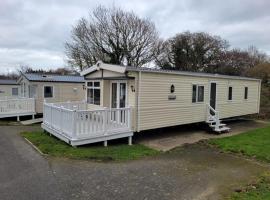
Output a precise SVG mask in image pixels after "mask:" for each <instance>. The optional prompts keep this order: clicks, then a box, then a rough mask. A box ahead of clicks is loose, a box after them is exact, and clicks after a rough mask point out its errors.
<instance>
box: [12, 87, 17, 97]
mask: <svg viewBox="0 0 270 200" xmlns="http://www.w3.org/2000/svg"><path fill="white" fill-rule="evenodd" d="M11 92H12V96H18V95H19V89H18V88H12V89H11Z"/></svg>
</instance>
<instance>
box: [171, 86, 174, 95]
mask: <svg viewBox="0 0 270 200" xmlns="http://www.w3.org/2000/svg"><path fill="white" fill-rule="evenodd" d="M174 90H175V88H174V85H171V93H174Z"/></svg>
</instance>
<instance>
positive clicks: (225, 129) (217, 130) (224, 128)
mask: <svg viewBox="0 0 270 200" xmlns="http://www.w3.org/2000/svg"><path fill="white" fill-rule="evenodd" d="M229 130H231V129H230V128H229V127H222V128H219V129H215V131H216V132H224V131H229Z"/></svg>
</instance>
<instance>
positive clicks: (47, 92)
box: [44, 86, 53, 98]
mask: <svg viewBox="0 0 270 200" xmlns="http://www.w3.org/2000/svg"><path fill="white" fill-rule="evenodd" d="M52 97H53V86H44V98H52Z"/></svg>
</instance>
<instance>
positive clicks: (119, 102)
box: [111, 82, 127, 108]
mask: <svg viewBox="0 0 270 200" xmlns="http://www.w3.org/2000/svg"><path fill="white" fill-rule="evenodd" d="M126 104H127V83H126V82H112V85H111V108H125V107H126Z"/></svg>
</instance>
